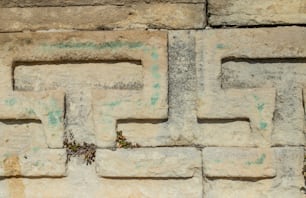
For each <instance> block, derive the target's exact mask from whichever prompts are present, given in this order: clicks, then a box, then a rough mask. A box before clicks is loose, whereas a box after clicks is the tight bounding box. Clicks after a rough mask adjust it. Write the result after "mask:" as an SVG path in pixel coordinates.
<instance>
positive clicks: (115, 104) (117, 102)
mask: <svg viewBox="0 0 306 198" xmlns="http://www.w3.org/2000/svg"><path fill="white" fill-rule="evenodd" d="M120 104H121V101H120V100H117V101H112V102H110V103H106V104H105V105H107V106H109V107H111V108H114V107H115V106H118V105H120Z"/></svg>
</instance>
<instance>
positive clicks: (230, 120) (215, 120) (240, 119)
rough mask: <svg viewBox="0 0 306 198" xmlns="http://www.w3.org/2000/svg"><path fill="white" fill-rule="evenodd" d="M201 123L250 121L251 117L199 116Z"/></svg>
mask: <svg viewBox="0 0 306 198" xmlns="http://www.w3.org/2000/svg"><path fill="white" fill-rule="evenodd" d="M197 121H198V123H199V124H226V123H231V122H250V119H249V118H243V117H242V118H228V119H219V118H198V119H197Z"/></svg>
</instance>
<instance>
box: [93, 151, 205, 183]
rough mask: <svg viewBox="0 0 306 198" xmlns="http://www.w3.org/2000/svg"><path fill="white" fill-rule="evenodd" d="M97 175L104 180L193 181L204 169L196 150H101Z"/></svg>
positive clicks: (98, 152) (98, 157) (199, 153)
mask: <svg viewBox="0 0 306 198" xmlns="http://www.w3.org/2000/svg"><path fill="white" fill-rule="evenodd" d="M96 164H97V174H98V175H99V176H102V177H137V178H139V177H153V178H154V177H158V178H161V177H166V178H174V177H178V178H180V177H185V178H187V177H193V175H194V174H195V173H196V172H198V171H199V170H200V169H201V166H202V161H201V152H200V151H199V150H197V149H195V148H179V147H177V148H139V149H119V150H116V151H111V150H98V151H97V162H96Z"/></svg>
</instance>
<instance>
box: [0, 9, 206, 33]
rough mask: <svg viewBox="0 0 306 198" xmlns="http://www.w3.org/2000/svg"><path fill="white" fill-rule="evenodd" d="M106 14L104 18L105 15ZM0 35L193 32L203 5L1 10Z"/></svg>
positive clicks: (199, 24) (202, 19) (201, 21)
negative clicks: (62, 31) (157, 30)
mask: <svg viewBox="0 0 306 198" xmlns="http://www.w3.org/2000/svg"><path fill="white" fill-rule="evenodd" d="M102 13H103V14H102ZM0 18H1V19H2V22H1V24H0V32H15V31H23V30H50V29H77V30H99V29H113V28H121V29H130V28H133V29H135V28H140V29H145V28H163V29H192V28H203V27H204V25H205V12H204V4H169V3H167V4H163V3H160V4H144V3H141V4H133V5H130V6H112V5H105V6H94V7H93V6H84V7H79V6H70V7H40V8H37V7H34V8H0Z"/></svg>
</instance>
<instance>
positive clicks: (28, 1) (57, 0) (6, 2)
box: [0, 0, 205, 8]
mask: <svg viewBox="0 0 306 198" xmlns="http://www.w3.org/2000/svg"><path fill="white" fill-rule="evenodd" d="M143 2H145V3H160V2H163V3H167V2H169V3H205V0H145V1H143V0H86V1H84V0H48V1H46V0H17V1H16V0H15V1H11V0H2V1H1V2H0V7H5V8H9V7H36V6H42V7H43V6H86V5H91V6H97V5H107V4H108V5H125V4H133V3H143Z"/></svg>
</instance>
